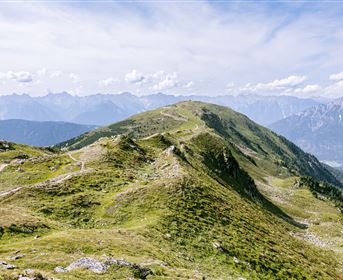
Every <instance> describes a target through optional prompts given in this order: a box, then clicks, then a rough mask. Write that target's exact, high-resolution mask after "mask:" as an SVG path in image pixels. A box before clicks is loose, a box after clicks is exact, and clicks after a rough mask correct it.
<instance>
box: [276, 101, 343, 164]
mask: <svg viewBox="0 0 343 280" xmlns="http://www.w3.org/2000/svg"><path fill="white" fill-rule="evenodd" d="M270 128H271V129H273V130H274V131H276V132H277V133H279V134H281V135H283V136H285V137H286V138H288V139H290V140H291V141H293V142H294V143H296V144H297V145H298V146H300V147H301V148H302V149H304V150H305V151H307V152H309V153H312V154H314V155H316V156H317V157H318V158H319V159H320V160H323V161H327V162H329V163H330V162H336V163H337V164H338V165H340V164H343V141H342V139H343V99H337V100H335V101H334V102H332V103H329V104H327V105H323V104H321V105H318V106H314V107H312V108H310V109H307V110H305V111H302V112H300V113H298V114H295V115H292V116H290V117H288V118H286V119H284V120H281V121H278V122H276V123H274V124H272V125H271V126H270Z"/></svg>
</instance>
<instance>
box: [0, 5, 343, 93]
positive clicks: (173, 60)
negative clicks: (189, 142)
mask: <svg viewBox="0 0 343 280" xmlns="http://www.w3.org/2000/svg"><path fill="white" fill-rule="evenodd" d="M342 13H343V2H341V1H283V2H282V1H281V2H279V1H259V2H254V1H191V0H187V1H130V2H128V1H116V2H110V1H50V2H47V1H13V2H9V1H0V95H6V94H11V93H14V92H15V93H19V94H22V93H27V94H30V95H32V96H38V95H45V94H47V93H50V92H53V93H57V92H62V91H67V92H69V93H71V94H75V95H89V94H96V93H120V92H127V91H128V92H132V93H134V94H137V95H146V94H152V93H157V92H164V93H166V94H175V95H191V94H197V95H228V94H230V95H237V94H258V95H293V96H298V97H310V96H322V97H327V98H337V97H341V96H343V55H342V50H343V14H342Z"/></svg>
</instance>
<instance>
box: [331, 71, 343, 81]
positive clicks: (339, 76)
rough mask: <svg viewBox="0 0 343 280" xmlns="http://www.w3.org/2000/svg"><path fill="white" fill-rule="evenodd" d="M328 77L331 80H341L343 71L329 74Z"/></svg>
mask: <svg viewBox="0 0 343 280" xmlns="http://www.w3.org/2000/svg"><path fill="white" fill-rule="evenodd" d="M329 79H330V80H331V81H340V80H343V71H341V72H339V73H336V74H332V75H330V77H329Z"/></svg>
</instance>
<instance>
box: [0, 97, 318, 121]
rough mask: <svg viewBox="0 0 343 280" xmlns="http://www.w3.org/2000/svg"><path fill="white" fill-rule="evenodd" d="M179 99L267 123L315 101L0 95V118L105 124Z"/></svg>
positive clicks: (245, 98)
mask: <svg viewBox="0 0 343 280" xmlns="http://www.w3.org/2000/svg"><path fill="white" fill-rule="evenodd" d="M183 100H198V101H204V102H211V103H214V104H220V105H224V106H228V107H231V108H233V109H234V110H236V111H238V112H241V113H243V114H246V115H247V116H248V117H250V118H251V119H253V120H254V121H256V122H258V123H260V124H263V125H268V124H270V123H272V122H275V121H277V120H280V119H282V118H284V117H287V116H289V115H291V114H294V113H297V112H300V111H302V110H304V109H306V108H309V107H311V106H314V105H316V104H319V103H318V102H316V101H314V100H312V99H299V98H296V97H290V96H267V97H266V96H254V95H239V96H214V97H209V96H195V95H192V96H173V95H166V94H163V93H158V94H152V95H147V96H140V97H138V96H135V95H133V94H130V93H121V94H116V95H113V94H96V95H90V96H84V97H80V96H72V95H70V94H68V93H58V94H48V95H46V96H42V97H30V96H28V95H16V94H14V95H9V96H0V105H1V107H0V119H27V120H37V121H42V120H49V121H66V122H75V123H80V124H93V125H108V124H110V123H113V122H116V121H119V120H122V119H125V118H127V117H129V116H131V115H134V114H137V113H140V112H144V111H147V110H151V109H155V108H158V107H162V106H166V105H170V104H174V103H176V102H179V101H183Z"/></svg>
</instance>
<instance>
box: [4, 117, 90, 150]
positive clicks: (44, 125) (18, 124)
mask: <svg viewBox="0 0 343 280" xmlns="http://www.w3.org/2000/svg"><path fill="white" fill-rule="evenodd" d="M94 128H95V126H92V125H80V124H74V123H66V122H49V121H47V122H38V121H27V120H1V121H0V138H1V139H2V140H7V141H12V142H16V143H21V144H28V145H33V146H50V145H55V144H57V143H60V142H62V141H65V140H68V139H70V138H73V137H75V136H78V135H80V134H82V133H85V132H87V131H89V130H92V129H94Z"/></svg>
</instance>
